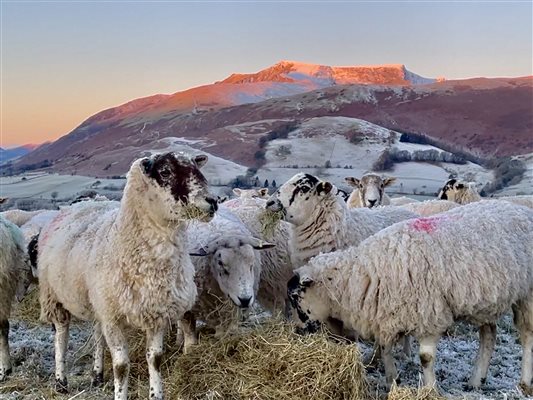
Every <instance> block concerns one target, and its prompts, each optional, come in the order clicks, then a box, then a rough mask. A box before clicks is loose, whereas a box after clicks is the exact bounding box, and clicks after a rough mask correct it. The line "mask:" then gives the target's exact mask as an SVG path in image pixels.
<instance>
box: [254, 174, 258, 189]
mask: <svg viewBox="0 0 533 400" xmlns="http://www.w3.org/2000/svg"><path fill="white" fill-rule="evenodd" d="M254 187H259V177H258V176H256V177H255V181H254Z"/></svg>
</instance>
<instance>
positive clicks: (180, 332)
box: [176, 321, 185, 347]
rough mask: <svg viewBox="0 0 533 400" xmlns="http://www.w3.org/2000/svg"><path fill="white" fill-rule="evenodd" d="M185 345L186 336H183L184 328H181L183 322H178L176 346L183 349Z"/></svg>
mask: <svg viewBox="0 0 533 400" xmlns="http://www.w3.org/2000/svg"><path fill="white" fill-rule="evenodd" d="M184 343H185V336H184V334H183V328H182V327H181V321H178V323H177V325H176V345H177V346H178V347H182V346H183V344H184Z"/></svg>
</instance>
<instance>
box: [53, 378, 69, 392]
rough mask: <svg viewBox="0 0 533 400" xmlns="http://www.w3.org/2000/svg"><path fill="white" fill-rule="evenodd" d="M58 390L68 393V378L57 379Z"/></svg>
mask: <svg viewBox="0 0 533 400" xmlns="http://www.w3.org/2000/svg"><path fill="white" fill-rule="evenodd" d="M56 392H57V393H68V384H67V378H65V379H62V380H61V379H56Z"/></svg>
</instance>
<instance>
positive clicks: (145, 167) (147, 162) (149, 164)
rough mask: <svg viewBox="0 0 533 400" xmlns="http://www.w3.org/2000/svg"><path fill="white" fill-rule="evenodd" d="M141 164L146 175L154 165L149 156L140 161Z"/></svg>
mask: <svg viewBox="0 0 533 400" xmlns="http://www.w3.org/2000/svg"><path fill="white" fill-rule="evenodd" d="M141 165H142V167H143V171H144V173H145V174H146V175H148V174H149V173H150V172H151V171H152V167H153V166H154V162H153V160H152V159H151V158H145V159H143V160H142V161H141Z"/></svg>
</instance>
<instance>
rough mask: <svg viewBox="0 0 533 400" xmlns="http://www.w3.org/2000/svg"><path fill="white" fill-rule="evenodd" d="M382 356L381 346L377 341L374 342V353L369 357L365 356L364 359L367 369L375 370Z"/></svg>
mask: <svg viewBox="0 0 533 400" xmlns="http://www.w3.org/2000/svg"><path fill="white" fill-rule="evenodd" d="M380 358H381V346H380V345H379V343H378V342H377V341H376V342H374V348H373V349H372V353H371V354H370V356H369V357H367V358H365V360H364V361H363V362H364V364H365V366H366V369H367V370H369V371H373V370H375V369H376V368H377V367H378V364H379V359H380Z"/></svg>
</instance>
